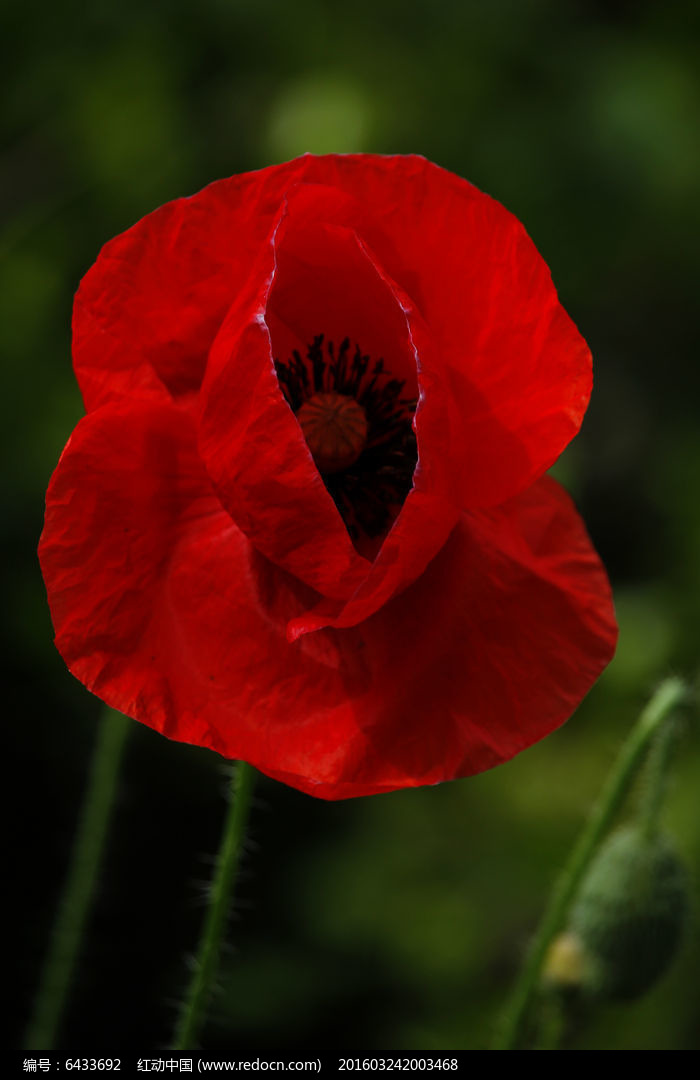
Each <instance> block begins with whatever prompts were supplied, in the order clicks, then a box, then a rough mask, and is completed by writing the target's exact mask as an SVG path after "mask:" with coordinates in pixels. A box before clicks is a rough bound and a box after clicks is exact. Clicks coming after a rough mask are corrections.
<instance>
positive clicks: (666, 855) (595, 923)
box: [569, 826, 688, 999]
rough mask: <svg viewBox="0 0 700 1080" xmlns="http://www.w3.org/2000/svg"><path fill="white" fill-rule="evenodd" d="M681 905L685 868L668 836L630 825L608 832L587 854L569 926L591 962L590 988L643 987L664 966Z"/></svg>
mask: <svg viewBox="0 0 700 1080" xmlns="http://www.w3.org/2000/svg"><path fill="white" fill-rule="evenodd" d="M687 910H688V886H687V878H686V873H685V867H684V866H683V864H682V863H681V861H680V859H679V858H678V856H677V855H676V853H675V851H674V850H673V848H672V847H671V846H670V844H669V843H668V841H667V840H666V839H665V838H664V837H662V836H660V835H658V834H652V835H647V834H646V833H645V832H644V831H643V830H642V829H640V828H639V827H636V826H632V827H628V828H625V829H621V830H619V831H618V832H616V833H614V834H613V835H612V836H611V837H610V838H609V839H608V840H607V841H606V843H605V844H603V846H602V847H601V849H600V851H599V852H598V855H597V856H596V858H595V859H594V861H593V863H592V865H591V867H590V869H589V871H588V874H587V875H586V877H585V878H584V881H583V884H582V885H581V889H580V892H579V895H578V899H577V900H576V902H575V904H574V907H573V910H572V913H571V918H570V921H569V932H570V933H572V934H573V935H575V936H576V938H578V939H579V940H580V942H581V943H582V945H583V947H584V948H585V950H586V952H587V953H588V954H589V955H590V957H591V958H592V960H593V961H594V964H593V968H592V970H594V971H595V982H596V986H595V987H591V989H595V990H596V991H597V992H599V993H601V994H603V995H605V996H607V997H610V998H617V999H630V998H635V997H639V996H640V995H642V994H644V993H645V992H646V991H647V990H648V989H649V988H650V987H651V986H652V985H653V984H654V983H655V982H656V981H657V979H659V978H660V976H661V975H662V974H663V973H664V971H665V970H666V968H667V967H668V966H669V964H670V962H671V960H672V959H673V956H674V954H675V952H676V950H677V948H678V945H679V942H680V940H681V936H682V933H683V928H684V924H685V920H686V916H687Z"/></svg>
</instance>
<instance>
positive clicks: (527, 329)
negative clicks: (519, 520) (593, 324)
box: [304, 155, 591, 508]
mask: <svg viewBox="0 0 700 1080" xmlns="http://www.w3.org/2000/svg"><path fill="white" fill-rule="evenodd" d="M305 162H306V164H305V169H304V180H305V181H306V182H308V181H310V180H313V181H317V182H322V183H324V184H328V185H336V186H337V187H338V188H339V189H341V190H342V191H343V192H345V193H347V194H349V195H352V196H353V197H354V200H355V203H354V205H355V206H357V207H361V208H362V210H361V213H362V218H361V220H360V219H359V218H358V219H357V220H356V221H355V222H354V225H355V227H356V228H357V231H358V233H359V235H360V236H361V238H362V240H363V241H364V242H365V243H366V244H367V245H368V246H369V247H371V249H372V250H373V251H374V253H375V254H376V256H377V258H378V260H379V261H380V263H381V265H382V267H383V268H384V270H385V271H386V273H387V274H388V275H390V277H391V278H392V279H393V280H394V281H395V282H396V283H397V284H398V285H399V286H400V288H401V289H403V290H404V291H405V293H406V294H407V295H408V296H409V297H410V298H411V300H412V301H413V303H414V304H415V305H416V307H417V309H418V310H419V311H420V313H421V315H422V316H423V319H424V320H425V324H426V326H427V331H428V335H429V337H428V343H429V344H430V345H431V346H432V347H431V348H430V349H428V348H426V347H425V346H426V343H425V342H424V343H423V346H421V343H419V342H418V341H417V342H416V344H417V346H418V350H419V352H420V353H421V358H422V363H423V367H424V381H426V382H427V381H428V379H429V380H430V394H431V395H432V398H433V400H432V402H431V404H432V406H433V408H432V410H431V422H430V430H429V431H427V430H426V432H425V433H424V439H425V438H427V439H429V440H430V441H432V442H435V443H439V444H445V446H446V451H447V458H446V462H447V463H448V464H449V468H450V472H451V477H450V485H451V492H452V493H453V495H454V497H455V498H456V499H457V500H458V501H459V503H460V505H461V506H463V507H465V508H470V507H475V506H490V505H495V504H496V503H498V502H501V501H502V500H503V499H504V498H507V497H508V496H510V495H512V494H514V493H515V492H517V491H520V490H523V489H524V488H525V487H526V486H528V485H529V484H530V483H531V482H532V481H533V480H534V479H535V478H536V477H537V476H540V475H542V473H543V472H544V471H545V470H546V469H548V468H549V466H550V465H552V464H553V462H554V461H556V459H557V457H558V456H559V454H560V453H561V451H562V450H563V449H564V447H565V446H566V444H567V443H568V442H569V441H570V440H571V439H572V438H573V436H574V435H575V434H576V432H577V431H578V429H579V427H580V425H581V420H582V418H583V414H584V412H585V409H586V405H587V403H588V398H589V396H590V390H591V359H590V352H589V350H588V347H587V345H586V343H585V341H584V340H583V338H582V337H581V336H580V334H579V333H578V331H577V329H576V327H575V326H574V324H573V322H572V321H571V319H570V318H569V317H568V315H567V314H566V312H565V311H564V309H563V308H562V307H561V305H560V304H559V301H558V298H557V294H556V291H555V289H554V286H553V285H552V281H551V277H550V273H549V270H548V268H547V266H546V264H545V262H544V260H543V259H542V258H541V256H540V255H539V253H538V252H537V250H536V248H535V246H534V244H533V243H532V241H531V240H530V238H529V236H528V235H527V233H526V232H525V229H524V228H523V226H522V225H521V224H520V222H519V221H518V220H517V219H516V218H515V217H513V215H512V214H510V213H509V212H508V211H507V210H506V209H505V208H504V207H503V206H501V205H500V203H497V202H496V201H495V200H493V199H491V198H489V196H487V195H484V194H483V193H482V192H480V191H479V190H478V189H477V188H475V187H473V186H472V185H471V184H469V183H467V182H466V181H465V180H462V179H460V178H459V177H457V176H454V175H453V174H452V173H449V172H446V171H445V170H444V169H440V168H439V167H438V166H436V165H433V164H431V163H430V162H428V161H426V160H425V159H423V158H419V157H380V156H375V155H347V156H343V155H330V156H328V157H321V158H307V159H305ZM451 492H450V491H445V492H443V493H444V494H448V495H449V494H451Z"/></svg>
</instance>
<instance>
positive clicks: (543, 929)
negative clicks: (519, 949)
mask: <svg viewBox="0 0 700 1080" xmlns="http://www.w3.org/2000/svg"><path fill="white" fill-rule="evenodd" d="M685 695H686V687H685V684H684V683H683V682H682V680H681V679H677V678H670V679H666V680H665V681H664V682H663V683H662V684H661V685H660V686H659V688H658V690H657V691H656V693H655V694H654V695H653V697H652V698H651V700H650V701H649V702H648V703H647V705H646V707H645V708H644V709H643V710H642V713H641V715H640V717H639V719H638V721H637V723H636V725H635V727H634V728H633V729H632V732H631V733H630V735H629V737H628V738H627V740H626V742H625V743H624V745H623V747H622V750H621V751H620V754H619V756H618V759H617V761H616V762H615V765H614V766H613V769H612V772H611V773H610V775H609V776H608V779H607V781H606V783H605V785H604V787H603V790H602V792H601V794H600V797H599V799H598V801H597V803H596V804H595V806H594V807H593V811H592V813H591V815H590V817H589V819H588V821H587V823H586V825H585V826H584V828H583V832H582V833H581V835H580V836H579V839H578V842H577V843H576V845H575V846H574V848H573V850H572V852H571V855H570V856H569V860H568V862H567V863H566V865H565V866H564V869H563V871H562V873H561V875H560V876H559V879H558V880H557V882H556V884H555V886H554V889H553V890H552V894H551V896H550V899H549V903H548V905H547V908H546V910H545V913H544V915H543V917H542V921H541V923H540V925H539V928H538V930H537V933H536V934H535V938H534V940H533V943H532V946H531V948H530V951H529V953H528V955H527V958H526V960H525V963H524V965H523V968H522V970H521V973H520V976H519V977H518V979H517V981H516V984H515V987H514V990H513V993H512V996H511V998H510V1001H509V1003H508V1005H507V1007H506V1011H505V1013H504V1017H503V1022H502V1026H501V1029H500V1032H499V1034H498V1038H497V1041H496V1043H495V1045H494V1050H513V1049H515V1048H516V1043H517V1041H518V1037H519V1035H520V1032H521V1029H522V1026H523V1022H524V1020H525V1017H526V1015H527V1012H528V1010H529V1006H530V1003H531V1001H532V998H533V995H534V993H535V991H536V989H537V986H538V983H539V976H540V970H541V968H542V963H543V961H544V958H545V956H546V954H547V951H548V949H549V946H550V944H551V942H552V939H553V938H554V935H555V934H556V933H557V931H558V930H559V929H560V928H561V926H562V924H563V922H564V919H565V917H566V913H567V910H568V908H569V905H570V903H571V901H572V899H573V898H574V895H575V893H576V891H577V890H578V887H579V885H580V883H581V880H582V878H583V876H584V874H585V872H586V870H587V869H588V866H589V865H590V862H591V859H592V858H593V855H594V853H595V851H596V849H597V847H598V844H599V843H600V841H601V839H602V837H603V836H604V835H605V833H606V832H607V830H608V829H609V827H610V825H611V823H612V821H613V819H614V817H615V815H616V814H617V812H618V810H619V809H620V806H621V805H622V802H623V800H624V798H625V796H626V795H627V792H628V790H629V787H630V784H631V783H632V780H633V779H634V776H635V774H636V772H637V770H638V768H639V765H640V763H641V761H642V759H643V757H644V754H645V753H646V751H647V748H648V746H649V743H650V742H651V740H652V739H653V737H654V735H655V733H656V732H657V730H658V729H659V727H660V726H661V724H662V723H663V721H664V720H665V719H666V717H667V716H668V714H669V713H670V712H671V710H672V709H674V708H675V707H676V706H677V705H679V704H680V702H681V701H682V700H683V698H684V697H685Z"/></svg>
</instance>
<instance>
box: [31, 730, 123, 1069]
mask: <svg viewBox="0 0 700 1080" xmlns="http://www.w3.org/2000/svg"><path fill="white" fill-rule="evenodd" d="M130 726H131V721H129V720H128V719H127V717H125V716H122V715H121V713H118V712H114V711H113V710H112V709H108V710H107V711H106V712H105V714H104V717H103V719H102V720H101V722H100V725H99V729H98V735H97V743H96V746H95V750H94V753H93V758H92V764H91V768H90V775H89V779H88V786H87V790H86V792H85V798H84V800H83V805H82V808H81V812H80V819H79V822H78V828H77V831H76V834H75V840H74V842H73V851H72V853H71V858H70V863H69V867H68V874H67V876H66V880H65V884H64V886H63V892H62V894H61V896H60V899H59V902H58V907H57V912H56V918H55V922H54V925H53V930H52V934H51V940H50V944H49V951H48V954H47V957H46V960H45V962H44V967H43V969H42V973H41V978H40V981H39V989H38V991H37V996H36V1000H35V1004H34V1013H33V1016H32V1018H31V1021H30V1023H29V1027H28V1028H27V1033H26V1037H25V1047H26V1049H27V1050H31V1051H37V1050H41V1051H42V1052H46V1051H47V1050H51V1049H52V1047H53V1043H54V1040H55V1038H56V1033H57V1031H58V1027H59V1024H60V1022H61V1018H62V1016H63V1012H64V1010H65V1007H66V1002H67V999H68V993H69V990H70V986H71V982H72V979H73V974H74V971H75V965H76V961H77V958H78V954H79V951H80V943H81V940H82V937H83V933H84V930H85V924H86V922H87V918H88V915H89V913H90V909H91V907H92V901H93V897H94V894H95V885H96V882H97V874H98V870H99V866H100V861H101V858H102V851H103V848H104V841H105V836H106V833H107V827H108V824H109V817H110V812H111V809H112V804H113V801H114V793H115V790H116V786H117V777H118V775H119V766H120V764H121V760H122V755H123V750H124V746H125V743H126V736H127V733H128V731H129V729H130Z"/></svg>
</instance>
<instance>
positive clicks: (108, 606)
mask: <svg viewBox="0 0 700 1080" xmlns="http://www.w3.org/2000/svg"><path fill="white" fill-rule="evenodd" d="M185 419H186V418H185ZM40 554H41V560H42V568H43V571H44V576H45V580H46V582H47V587H48V590H49V599H50V603H51V609H52V614H53V618H54V623H55V626H56V640H57V645H58V647H59V649H60V650H61V652H62V653H63V655H64V657H65V659H66V661H67V663H68V665H69V667H70V668H71V670H72V671H73V672H74V674H76V675H77V676H78V678H80V679H81V680H82V681H83V682H85V683H86V685H88V686H89V687H90V688H91V689H93V690H94V691H95V692H96V693H97V694H99V696H100V697H102V698H103V699H104V700H106V701H107V702H108V703H109V704H111V705H113V706H114V707H116V708H119V709H121V710H123V711H125V712H127V713H129V714H131V715H132V716H135V717H136V718H137V719H139V720H142V721H143V722H145V723H147V724H149V725H150V726H152V727H154V728H156V729H157V730H158V731H161V732H164V733H165V734H167V735H169V736H171V737H172V738H176V739H179V740H182V741H185V742H194V743H197V744H199V745H204V746H209V747H212V748H213V749H215V750H218V751H219V752H220V753H222V754H224V755H226V756H227V757H236V758H243V759H245V760H248V761H250V762H252V763H253V764H254V765H256V766H258V767H259V768H260V769H262V770H263V771H264V772H266V773H268V774H269V775H272V776H275V777H277V778H279V779H282V780H284V781H286V782H288V783H290V784H292V785H294V786H296V787H299V788H301V789H302V790H305V791H308V792H311V793H313V794H315V795H319V796H322V797H324V798H342V797H346V796H350V795H361V794H369V793H372V792H377V791H386V790H391V789H393V788H400V787H406V786H413V785H416V784H422V783H433V782H437V781H439V780H444V779H450V778H452V777H455V776H461V775H467V774H469V773H473V772H477V771H479V770H480V769H484V768H488V767H489V766H491V765H494V764H496V763H497V762H498V761H502V760H504V759H506V758H508V757H510V756H512V755H513V754H514V753H517V752H518V751H519V750H521V749H523V747H525V746H528V745H530V744H531V743H532V742H534V741H536V740H537V739H539V738H541V737H542V736H543V735H545V734H547V732H549V731H551V730H552V729H553V728H554V727H556V726H557V724H559V723H561V722H562V721H563V720H564V719H566V717H567V716H568V715H569V713H570V712H571V711H572V709H573V708H574V707H575V706H576V704H577V703H578V701H579V700H580V698H581V697H582V696H583V694H584V693H585V692H586V690H587V689H588V688H589V686H590V685H591V683H592V682H593V681H594V679H595V678H596V676H597V675H598V674H599V672H600V671H601V670H602V668H603V667H604V666H605V664H606V663H607V661H608V660H609V659H610V656H611V655H612V652H613V649H614V643H615V636H616V630H615V624H614V618H613V614H612V607H611V602H610V596H609V590H608V586H607V582H606V579H605V574H604V572H603V570H602V568H601V566H600V564H599V562H598V560H597V557H596V556H595V553H594V552H593V550H592V549H591V547H590V543H589V541H588V539H587V537H586V534H585V531H584V529H583V526H582V523H581V522H580V519H579V518H578V515H577V514H576V512H575V510H574V509H573V508H572V506H571V503H570V501H569V500H568V498H567V497H566V496H565V495H564V493H563V492H562V491H561V489H560V488H559V487H558V486H557V485H556V484H554V483H553V482H552V481H550V480H543V481H542V482H540V483H538V484H537V485H535V487H534V488H533V489H531V490H530V491H528V492H526V493H524V494H523V495H522V496H520V497H518V498H516V499H513V500H512V501H511V502H510V503H509V504H507V505H506V506H504V507H501V508H499V509H498V510H494V511H492V512H491V513H483V514H479V515H470V516H469V517H465V518H463V519H462V522H461V523H460V525H459V526H458V527H457V528H456V529H455V530H454V532H453V533H452V536H451V537H450V540H449V541H448V543H447V544H446V546H445V547H444V548H443V550H442V551H441V553H440V554H439V555H438V556H437V557H436V558H435V559H434V560H433V561H432V563H431V564H430V566H429V567H428V568H427V570H426V571H425V573H424V574H423V575H422V576H421V577H420V579H419V580H418V581H417V582H416V583H415V584H414V585H412V586H411V587H410V588H408V589H406V590H405V591H404V592H403V593H402V595H401V596H399V597H398V598H396V599H394V600H392V601H390V602H389V603H388V604H386V606H384V607H383V608H382V609H381V611H379V612H378V613H377V614H376V615H374V616H373V617H372V618H371V619H369V620H367V621H366V622H364V623H362V624H361V625H360V626H358V627H355V628H353V629H348V630H321V631H319V632H318V633H316V634H309V635H306V636H305V637H303V638H302V639H301V640H299V641H297V642H296V643H295V644H289V643H287V641H286V638H285V627H286V624H287V622H288V621H289V619H290V618H293V617H294V616H295V615H299V614H300V613H301V612H302V611H304V610H305V609H307V608H308V607H309V604H310V601H311V599H312V597H311V595H310V593H309V590H308V589H306V588H305V587H304V586H302V585H301V584H300V583H299V582H298V581H296V580H295V579H293V578H292V577H290V576H289V575H287V574H285V573H284V572H283V571H280V570H278V569H277V568H275V567H274V566H273V565H272V564H270V563H269V562H267V561H266V560H265V559H263V558H262V557H261V556H258V555H256V554H255V553H254V552H252V550H251V548H250V546H249V544H248V543H247V541H246V540H245V538H244V537H243V536H242V534H241V533H240V532H239V531H238V530H237V529H236V528H235V527H234V526H233V525H232V523H231V521H230V519H229V518H228V515H227V514H226V513H225V512H224V511H223V510H222V509H221V507H220V505H219V503H218V501H217V499H216V497H215V496H214V495H213V494H212V493H211V490H210V488H209V486H208V481H207V478H206V476H205V474H204V472H203V470H202V469H201V466H200V464H199V462H198V459H197V455H196V451H195V446H194V437H193V433H192V431H191V429H189V427H188V425H187V423H185V422H184V421H183V417H182V414H181V413H180V412H179V411H178V410H176V409H174V408H171V407H167V408H166V407H156V406H152V407H147V406H134V405H132V406H129V408H128V409H121V408H117V407H110V408H108V409H102V410H99V411H98V412H95V413H93V414H91V415H89V416H88V417H87V418H85V419H84V420H83V421H82V422H81V423H80V424H79V425H78V428H77V429H76V432H75V433H74V435H73V437H72V439H71V441H70V443H69V445H68V447H67V448H66V451H65V452H64V455H63V457H62V459H61V462H60V463H59V466H58V468H57V470H56V473H55V475H54V478H53V480H52V482H51V485H50V488H49V494H48V502H47V518H46V527H45V530H44V534H43V537H42V542H41V549H40Z"/></svg>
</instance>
